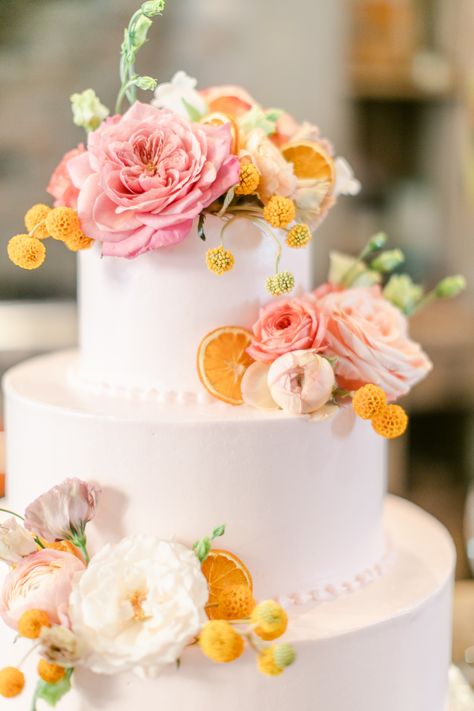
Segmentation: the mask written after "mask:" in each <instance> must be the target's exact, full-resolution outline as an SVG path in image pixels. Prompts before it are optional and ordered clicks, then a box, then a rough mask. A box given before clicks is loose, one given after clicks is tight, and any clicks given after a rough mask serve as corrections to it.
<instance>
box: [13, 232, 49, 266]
mask: <svg viewBox="0 0 474 711" xmlns="http://www.w3.org/2000/svg"><path fill="white" fill-rule="evenodd" d="M7 252H8V256H9V258H10V260H11V261H12V262H13V264H16V266H17V267H21V268H22V269H38V267H40V266H41V265H42V264H43V262H44V260H45V258H46V247H45V246H44V244H43V243H42V242H41V240H39V239H37V237H30V236H29V235H15V237H12V238H11V240H10V241H9V242H8V246H7Z"/></svg>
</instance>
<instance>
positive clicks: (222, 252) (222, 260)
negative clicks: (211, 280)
mask: <svg viewBox="0 0 474 711" xmlns="http://www.w3.org/2000/svg"><path fill="white" fill-rule="evenodd" d="M206 264H207V268H208V269H209V271H210V272H214V274H224V273H225V272H230V270H231V269H232V268H233V266H234V264H235V259H234V255H233V254H232V252H229V251H228V250H227V249H224V247H223V246H222V245H221V246H220V247H216V248H215V249H209V250H208V251H207V253H206Z"/></svg>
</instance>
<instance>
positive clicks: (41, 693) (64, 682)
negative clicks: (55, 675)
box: [33, 669, 74, 711]
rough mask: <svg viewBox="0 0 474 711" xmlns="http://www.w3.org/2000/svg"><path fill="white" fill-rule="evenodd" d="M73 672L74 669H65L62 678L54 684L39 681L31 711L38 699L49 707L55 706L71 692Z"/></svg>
mask: <svg viewBox="0 0 474 711" xmlns="http://www.w3.org/2000/svg"><path fill="white" fill-rule="evenodd" d="M73 672H74V669H67V670H66V674H65V675H64V677H63V678H62V679H61V681H58V682H57V683H56V684H48V683H47V682H46V681H43V680H42V679H40V681H38V684H37V686H36V693H35V702H34V705H33V711H34V710H35V709H36V701H37V700H38V699H42V700H43V701H46V702H47V703H48V704H49V705H50V706H56V705H57V704H58V703H59V702H60V701H61V699H62V698H63V696H65V695H66V694H67V693H68V692H69V691H71V677H72V675H73Z"/></svg>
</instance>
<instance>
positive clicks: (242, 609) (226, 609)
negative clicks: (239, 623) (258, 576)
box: [218, 585, 255, 620]
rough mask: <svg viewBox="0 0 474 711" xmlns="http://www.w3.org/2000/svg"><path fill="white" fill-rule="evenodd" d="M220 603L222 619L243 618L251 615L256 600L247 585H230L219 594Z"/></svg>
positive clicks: (220, 616) (219, 609)
mask: <svg viewBox="0 0 474 711" xmlns="http://www.w3.org/2000/svg"><path fill="white" fill-rule="evenodd" d="M218 605H219V608H218V611H219V618H220V619H223V620H243V619H245V618H246V617H250V613H251V612H252V610H253V608H254V607H255V600H254V599H253V595H252V591H251V590H250V588H249V587H248V586H247V585H230V586H229V587H228V588H226V589H225V590H224V591H223V592H222V593H221V594H220V595H219V599H218Z"/></svg>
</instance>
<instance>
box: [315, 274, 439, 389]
mask: <svg viewBox="0 0 474 711" xmlns="http://www.w3.org/2000/svg"><path fill="white" fill-rule="evenodd" d="M317 304H318V308H319V309H320V310H321V312H322V313H323V314H324V315H325V317H326V319H327V328H326V342H327V350H326V355H329V356H335V357H336V358H337V361H336V363H335V366H334V368H335V372H336V376H337V380H338V385H339V386H340V387H343V388H347V389H348V390H355V389H357V388H359V387H361V386H362V385H364V384H365V383H375V385H379V386H380V387H381V388H383V390H384V391H385V392H386V394H387V397H388V399H389V400H396V399H397V398H398V397H400V396H401V395H405V394H406V393H407V392H408V391H409V390H410V388H412V387H413V385H415V384H416V383H418V382H419V381H420V380H422V378H424V377H425V376H426V374H427V373H428V372H429V371H430V370H431V367H432V365H431V362H430V360H429V359H428V357H427V356H426V354H425V353H424V352H423V351H422V349H421V347H420V346H419V345H418V343H415V342H414V341H412V340H410V338H409V336H408V328H407V319H406V318H405V316H403V314H402V313H401V312H400V311H399V310H398V309H396V308H395V307H394V306H392V304H390V303H389V302H388V301H387V300H386V299H384V297H383V295H382V292H381V290H380V288H379V287H377V286H376V287H367V288H352V289H346V290H345V291H334V292H332V293H328V294H326V295H325V296H323V297H322V298H320V299H318V300H317Z"/></svg>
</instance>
